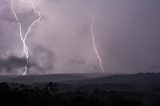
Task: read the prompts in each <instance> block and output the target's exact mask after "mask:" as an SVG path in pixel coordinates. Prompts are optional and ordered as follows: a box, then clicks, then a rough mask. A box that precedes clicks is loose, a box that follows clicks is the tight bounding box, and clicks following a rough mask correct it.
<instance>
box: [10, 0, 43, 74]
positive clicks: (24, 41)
mask: <svg viewBox="0 0 160 106" xmlns="http://www.w3.org/2000/svg"><path fill="white" fill-rule="evenodd" d="M20 1H21V2H27V3H29V4H30V5H31V6H32V8H33V10H34V13H36V14H38V18H37V19H36V20H34V21H33V22H32V23H31V24H30V26H29V27H28V29H27V32H26V33H25V34H24V35H23V34H22V24H21V22H20V20H19V18H18V16H17V14H16V12H15V10H14V8H13V3H14V0H11V10H12V13H13V15H14V17H15V19H16V21H17V22H18V26H19V36H20V39H21V41H22V44H23V52H24V54H25V58H26V60H27V63H26V65H25V70H24V72H23V74H22V75H27V71H28V65H29V50H28V46H27V45H26V39H27V36H28V34H29V33H30V31H31V29H32V27H33V26H34V25H35V24H36V23H38V22H40V20H41V13H40V12H39V11H37V9H36V7H35V5H34V3H33V1H31V0H20Z"/></svg>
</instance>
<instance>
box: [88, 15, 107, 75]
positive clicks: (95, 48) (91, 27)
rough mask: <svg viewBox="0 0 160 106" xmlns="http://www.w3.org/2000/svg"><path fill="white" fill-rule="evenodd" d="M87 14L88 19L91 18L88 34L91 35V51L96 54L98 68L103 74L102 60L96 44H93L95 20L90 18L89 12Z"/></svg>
mask: <svg viewBox="0 0 160 106" xmlns="http://www.w3.org/2000/svg"><path fill="white" fill-rule="evenodd" d="M89 14H90V17H91V24H90V33H91V36H92V43H93V49H94V52H95V53H96V56H97V58H98V60H99V65H100V68H101V70H102V71H103V72H104V67H103V65H102V59H101V57H100V55H99V52H98V49H97V47H96V42H95V35H94V23H95V20H94V17H93V16H92V14H91V13H90V12H89Z"/></svg>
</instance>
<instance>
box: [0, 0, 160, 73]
mask: <svg viewBox="0 0 160 106" xmlns="http://www.w3.org/2000/svg"><path fill="white" fill-rule="evenodd" d="M33 1H34V2H35V4H36V6H37V9H38V10H39V11H40V12H41V14H42V20H41V22H40V23H38V24H36V25H35V26H34V27H33V29H32V30H31V33H30V34H29V36H28V39H27V45H28V47H29V54H30V61H32V62H33V63H35V64H37V65H38V67H41V68H42V70H43V71H39V69H37V68H34V67H31V68H30V70H29V71H30V72H29V73H30V74H52V73H77V72H78V73H88V72H102V70H101V69H100V67H99V62H98V60H97V57H96V55H95V52H94V51H93V47H92V46H93V45H92V38H91V34H90V24H91V17H90V14H88V12H90V13H91V14H92V16H94V19H95V22H94V27H93V28H94V34H95V38H96V44H97V49H98V51H99V54H100V56H101V57H102V61H103V66H104V69H105V72H106V73H136V72H159V70H160V42H159V41H160V6H159V5H160V1H159V0H33ZM0 2H1V3H0V49H1V50H0V64H1V63H2V64H3V61H4V60H6V59H7V58H8V57H9V56H12V55H14V56H17V57H21V56H23V54H22V52H23V48H22V44H21V41H20V38H19V35H18V26H17V21H16V20H15V19H14V16H13V14H12V12H11V10H10V0H0ZM14 7H15V9H16V12H17V14H18V16H19V17H20V19H21V20H20V21H21V22H22V24H23V31H24V32H25V31H26V29H27V28H28V25H29V24H30V23H31V22H32V20H33V19H34V18H35V17H37V14H34V13H33V11H32V8H31V6H28V5H26V4H20V3H19V0H15V3H14ZM24 32H23V33H24ZM0 66H1V65H0ZM0 70H1V71H0V74H1V75H4V74H21V73H22V72H21V71H22V70H23V66H22V67H21V68H14V67H13V70H12V71H7V69H4V68H0Z"/></svg>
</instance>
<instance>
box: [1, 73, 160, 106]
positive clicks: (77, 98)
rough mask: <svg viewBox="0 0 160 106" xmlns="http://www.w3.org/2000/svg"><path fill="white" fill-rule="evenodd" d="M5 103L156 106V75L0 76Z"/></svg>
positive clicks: (159, 105)
mask: <svg viewBox="0 0 160 106" xmlns="http://www.w3.org/2000/svg"><path fill="white" fill-rule="evenodd" d="M0 79H1V83H0V104H3V105H9V106H20V105H21V106H33V105H39V106H160V84H159V83H160V74H159V73H139V74H130V75H109V76H107V75H96V74H67V75H65V74H64V75H46V76H26V77H22V76H4V77H0Z"/></svg>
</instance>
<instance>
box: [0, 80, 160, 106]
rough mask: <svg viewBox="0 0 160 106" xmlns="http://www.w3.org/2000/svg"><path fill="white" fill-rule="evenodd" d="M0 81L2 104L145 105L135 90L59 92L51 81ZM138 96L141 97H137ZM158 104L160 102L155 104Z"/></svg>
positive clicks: (23, 105)
mask: <svg viewBox="0 0 160 106" xmlns="http://www.w3.org/2000/svg"><path fill="white" fill-rule="evenodd" d="M17 85H19V87H17V88H13V87H10V86H9V84H7V83H0V104H2V105H3V106H6V105H8V106H36V105H39V106H121V105H122V106H143V95H141V93H135V92H118V91H98V90H93V91H92V92H82V91H75V92H59V91H58V89H57V88H58V87H57V85H56V84H54V83H52V82H50V83H47V84H45V86H44V87H41V88H39V87H34V88H33V87H30V86H26V85H23V84H17ZM137 96H138V97H139V98H138V99H137ZM155 106H158V103H157V104H155Z"/></svg>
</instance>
